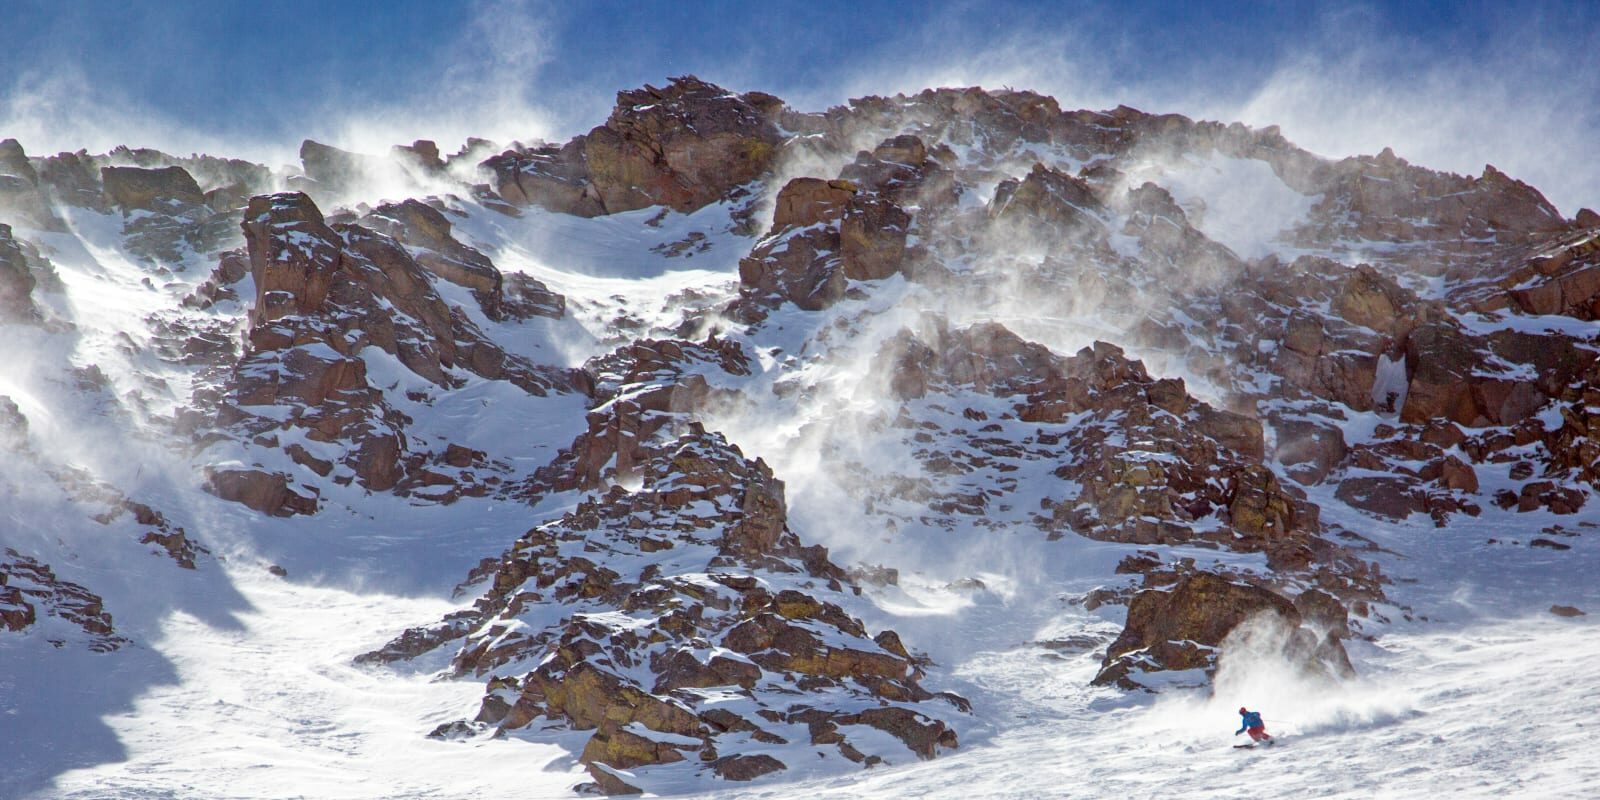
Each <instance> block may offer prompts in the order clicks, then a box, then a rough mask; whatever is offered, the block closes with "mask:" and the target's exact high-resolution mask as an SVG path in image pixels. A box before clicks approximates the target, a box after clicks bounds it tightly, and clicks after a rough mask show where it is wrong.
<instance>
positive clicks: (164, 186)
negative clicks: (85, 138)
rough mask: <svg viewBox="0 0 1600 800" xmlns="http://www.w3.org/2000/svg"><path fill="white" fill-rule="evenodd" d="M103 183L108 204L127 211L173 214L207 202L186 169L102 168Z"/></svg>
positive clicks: (198, 185) (101, 178)
mask: <svg viewBox="0 0 1600 800" xmlns="http://www.w3.org/2000/svg"><path fill="white" fill-rule="evenodd" d="M100 181H101V183H102V184H103V185H104V186H105V193H106V200H107V201H109V202H110V203H111V204H112V205H115V206H118V207H120V208H122V209H123V210H124V211H132V210H134V209H144V210H147V211H172V210H173V209H174V208H181V207H184V206H195V205H204V204H205V202H206V196H205V193H204V192H202V191H200V184H198V183H195V180H194V176H192V175H190V174H189V171H188V170H186V169H184V168H183V167H161V168H159V169H141V168H139V167H102V168H101V170H100Z"/></svg>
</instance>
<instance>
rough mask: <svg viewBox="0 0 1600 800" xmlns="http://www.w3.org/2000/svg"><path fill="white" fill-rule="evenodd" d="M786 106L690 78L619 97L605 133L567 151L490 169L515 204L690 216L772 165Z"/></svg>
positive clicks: (511, 155)
mask: <svg viewBox="0 0 1600 800" xmlns="http://www.w3.org/2000/svg"><path fill="white" fill-rule="evenodd" d="M780 105H781V102H780V101H778V100H777V98H774V97H772V96H771V95H765V94H760V93H752V94H745V95H736V94H733V93H731V92H728V91H727V90H725V89H723V88H721V87H719V86H714V85H712V84H709V83H706V82H705V81H702V80H700V79H698V78H695V77H693V76H687V77H681V78H673V79H672V82H671V83H669V84H668V85H667V86H666V87H665V88H661V89H658V88H655V87H653V86H646V87H644V88H643V89H636V90H632V91H624V92H618V93H617V105H616V108H615V109H614V110H613V111H612V112H611V117H610V118H609V119H607V120H606V123H605V124H604V125H601V126H600V127H598V128H595V129H594V130H592V131H590V132H589V133H588V134H586V135H584V136H581V137H578V138H577V139H574V140H573V141H571V142H569V143H567V145H565V146H564V147H560V148H557V147H553V146H543V147H538V148H533V149H528V150H520V151H519V150H510V151H507V152H505V153H502V154H500V155H498V156H495V157H493V158H490V159H489V160H487V161H485V162H484V166H485V167H486V168H487V169H489V170H490V171H491V172H493V174H494V175H495V183H496V190H497V191H498V192H499V193H500V195H501V196H502V197H504V198H505V199H506V200H507V201H509V202H511V203H515V204H518V205H540V206H543V207H546V208H549V209H551V210H553V211H560V212H564V213H570V214H577V215H579V216H586V217H587V216H598V215H600V214H615V213H618V212H621V211H632V210H634V209H638V208H645V207H647V206H654V205H662V206H667V207H670V208H672V209H675V210H677V211H683V212H689V211H693V210H695V209H698V208H701V207H703V206H706V205H708V204H710V203H713V202H716V201H717V200H719V199H721V198H722V197H724V196H726V195H727V194H728V192H729V191H731V190H732V189H733V188H734V187H737V186H739V185H741V184H744V183H747V182H749V181H751V180H753V179H755V178H756V177H758V176H759V175H761V174H762V173H764V172H765V171H766V170H767V168H768V167H769V166H770V165H771V163H772V159H773V157H774V156H775V155H776V154H777V146H778V144H779V143H780V142H781V141H782V138H783V137H782V135H781V134H780V133H779V132H778V128H777V126H776V125H775V124H773V122H772V117H773V115H774V114H775V112H776V110H777V107H778V106H780Z"/></svg>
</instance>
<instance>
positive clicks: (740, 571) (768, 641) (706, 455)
mask: <svg viewBox="0 0 1600 800" xmlns="http://www.w3.org/2000/svg"><path fill="white" fill-rule="evenodd" d="M729 347H730V346H725V345H722V344H721V343H719V342H717V341H715V340H710V341H708V342H707V343H705V344H700V345H695V344H691V343H687V342H640V343H637V344H634V345H631V346H629V347H626V348H623V349H622V350H619V351H618V352H617V353H615V354H613V355H612V356H608V357H606V358H603V359H597V360H596V361H594V362H592V363H591V364H590V366H589V367H588V370H589V373H590V375H591V378H592V381H593V384H594V386H595V395H596V399H597V401H599V402H600V403H601V405H599V406H598V407H597V409H596V410H595V411H594V412H592V413H591V415H590V422H591V425H590V431H589V432H587V433H585V434H583V435H582V436H580V437H579V439H578V440H577V441H575V442H574V443H573V446H572V447H571V448H569V449H568V450H567V451H566V452H565V453H564V454H563V456H562V457H560V458H558V459H557V460H556V462H555V463H554V464H552V467H551V469H550V470H547V471H546V472H545V473H543V474H542V476H541V480H552V481H563V482H571V484H572V485H573V486H579V487H585V488H590V489H592V490H594V491H592V492H591V493H590V494H589V495H587V496H586V498H585V499H584V500H583V501H582V502H580V503H579V505H578V507H577V508H576V509H575V510H574V511H572V512H571V513H569V514H567V515H566V516H565V517H563V518H562V519H561V520H559V521H557V522H555V523H551V524H549V525H545V526H543V527H540V528H536V529H534V530H531V531H529V532H528V533H526V534H525V535H524V536H523V537H522V538H521V539H519V540H518V541H517V543H516V544H515V545H513V547H512V548H511V549H510V550H509V551H508V552H507V553H506V554H505V555H504V556H502V557H501V559H500V560H499V562H498V563H497V564H494V565H493V567H492V570H490V571H485V572H482V573H480V574H484V575H485V576H486V577H487V580H488V585H487V589H486V593H485V595H484V597H483V599H481V600H480V601H479V602H478V603H477V604H475V607H474V609H473V610H471V611H468V612H463V613H462V614H458V615H452V617H451V618H447V619H446V620H445V621H444V622H443V623H441V624H440V625H438V626H435V627H434V628H433V629H429V630H421V629H419V630H414V631H408V632H407V633H406V634H404V635H402V636H401V637H400V638H399V639H397V640H396V641H395V642H393V643H391V645H390V646H388V647H386V648H384V649H383V650H380V651H378V652H375V653H373V654H370V655H369V656H365V657H363V658H365V659H367V660H373V661H386V660H393V659H398V658H410V657H415V656H416V655H418V654H420V653H421V652H425V651H426V650H428V649H432V648H434V647H438V646H441V645H443V644H445V643H447V642H452V641H455V642H459V643H460V644H459V645H458V650H457V651H456V655H455V658H454V661H453V665H454V669H455V670H456V672H457V673H458V674H462V675H465V674H474V675H489V676H490V677H489V679H488V682H489V690H488V693H487V694H486V696H485V698H484V701H483V705H482V708H481V709H480V712H479V714H478V717H477V719H476V721H475V722H474V723H463V724H465V725H473V724H476V725H481V726H496V727H499V728H501V729H516V728H521V727H524V726H529V725H536V724H537V725H541V726H548V725H550V724H559V725H563V726H566V727H570V728H572V729H574V730H593V731H594V733H593V734H592V735H591V737H590V738H589V740H588V742H587V744H586V745H585V747H584V749H583V752H582V754H581V759H582V760H583V761H584V762H585V763H586V764H588V765H589V770H590V774H591V775H593V776H594V779H595V782H596V786H597V788H599V789H600V790H603V791H608V792H627V791H632V790H634V789H636V788H637V786H635V785H634V784H635V782H636V780H637V779H629V780H623V779H622V778H620V777H619V776H618V775H617V774H616V773H615V770H618V769H628V770H632V771H633V772H634V774H635V775H648V774H649V769H650V768H651V767H653V766H656V765H667V764H678V765H679V767H677V768H682V764H683V762H689V763H690V764H695V765H697V768H698V769H701V770H705V771H707V772H709V774H712V775H716V776H718V777H721V778H724V779H726V780H749V779H753V778H755V777H758V776H760V775H763V774H766V773H769V772H772V771H775V770H779V769H783V768H784V766H783V764H782V763H781V762H778V761H776V760H774V759H770V758H768V757H764V756H763V755H762V754H760V753H750V752H741V750H742V749H743V748H745V747H747V746H749V745H750V743H752V742H753V743H754V745H755V746H756V747H762V746H766V745H771V744H784V743H790V744H798V743H796V742H793V741H792V740H791V739H787V738H785V737H787V736H792V733H789V732H787V731H792V729H793V727H794V726H796V725H801V726H805V727H804V728H802V730H807V729H809V730H810V732H811V740H812V746H814V747H818V748H824V749H825V750H827V751H829V752H837V753H838V754H840V755H844V756H845V757H847V758H850V759H851V760H853V761H858V762H865V763H868V764H870V763H878V762H881V761H883V760H885V759H886V758H896V757H900V756H901V755H905V756H908V757H909V756H916V757H923V758H926V757H932V756H933V755H935V753H936V752H937V749H938V748H939V747H954V746H955V745H956V737H955V734H954V733H953V732H952V731H951V730H950V727H949V724H948V723H947V722H946V718H947V717H948V711H949V707H948V706H945V705H944V704H945V703H946V702H948V703H949V704H950V706H953V707H955V708H958V709H959V708H961V707H963V706H964V704H965V701H962V700H960V699H959V698H953V697H951V698H948V699H941V698H937V697H935V696H934V695H932V694H930V693H929V692H927V691H926V690H924V689H923V688H922V687H921V686H920V685H919V684H918V679H919V678H920V676H921V673H920V671H919V668H918V666H917V664H916V662H914V661H913V659H912V658H911V656H910V655H909V653H908V652H907V651H906V649H905V647H904V645H903V644H901V642H900V640H899V637H898V636H895V635H894V634H893V633H892V632H881V633H880V634H879V635H878V636H877V637H872V636H869V634H868V632H867V630H866V628H865V626H863V625H862V623H861V622H860V621H859V620H857V619H856V618H854V617H853V616H851V615H850V614H849V613H847V612H846V611H845V609H844V607H843V606H842V605H841V603H844V602H847V597H848V596H849V595H848V594H847V592H846V587H845V586H844V585H843V583H842V582H841V581H842V580H843V578H844V572H843V570H841V569H840V568H839V567H837V566H836V565H834V564H833V563H832V562H831V561H829V559H828V555H827V551H826V550H825V549H824V548H821V547H806V546H804V545H802V544H801V542H800V540H799V538H798V537H797V536H796V535H795V534H794V533H793V532H792V531H790V530H789V529H788V525H787V520H786V518H785V509H786V502H785V499H784V493H783V484H782V483H781V482H780V481H778V480H777V479H776V478H774V477H773V475H772V471H771V470H770V469H769V468H768V467H767V465H766V464H764V463H763V462H761V461H759V460H749V459H746V458H745V457H744V456H743V455H742V454H741V453H740V452H739V450H738V449H737V448H736V447H734V446H732V445H730V444H729V443H728V442H727V441H726V440H725V439H724V438H723V437H721V436H720V435H717V434H715V433H710V432H707V431H706V430H705V429H704V428H703V427H701V426H700V425H699V424H698V423H695V422H692V421H690V420H689V419H688V414H687V413H686V412H685V409H684V408H683V407H679V406H674V405H673V404H672V403H671V402H670V400H669V399H666V398H670V397H671V395H672V393H673V392H674V391H675V390H676V387H678V386H680V385H683V384H698V385H700V386H704V385H705V383H706V379H705V377H703V373H704V372H705V371H706V370H712V369H714V370H739V371H744V370H745V369H747V366H746V364H745V362H744V357H743V355H742V353H740V351H739V350H738V349H737V348H736V347H732V348H731V349H726V348H729ZM650 398H655V399H650ZM645 409H649V410H648V411H646V410H645ZM641 412H642V413H641ZM624 432H625V433H624ZM585 465H588V466H585ZM618 481H626V482H627V484H628V485H630V486H632V487H633V488H631V489H628V488H624V487H623V485H619V484H618V483H617V482H618ZM630 520H631V521H630ZM552 610H557V611H559V614H558V615H557V616H555V617H551V616H549V614H548V612H550V611H552ZM613 612H620V613H613ZM529 614H534V615H537V619H538V620H542V621H538V622H535V621H534V620H535V617H530V616H528V615H529ZM641 615H644V616H648V617H649V618H650V622H649V623H648V624H647V625H644V626H638V625H634V624H632V623H622V622H621V621H622V620H624V619H628V618H635V617H641ZM641 618H642V617H641ZM513 623H515V624H513ZM512 628H515V629H516V631H517V632H515V633H510V634H508V633H507V631H508V630H511V629H512ZM780 685H781V686H783V687H792V688H781V689H779V688H775V687H778V686H780ZM730 693H731V694H736V695H739V696H741V697H744V698H747V699H749V700H750V701H752V702H753V703H754V707H755V708H756V709H757V713H756V714H755V715H754V716H750V717H748V718H747V717H744V716H740V715H739V714H735V713H732V712H730V711H728V710H727V708H726V707H725V704H724V703H722V702H720V701H719V700H718V699H717V698H722V697H726V696H728V695H729V694H730ZM850 698H854V699H853V700H851V699H850ZM841 701H844V702H845V704H841ZM860 702H866V703H867V704H868V705H869V706H876V705H878V704H895V705H893V706H888V707H885V708H868V709H867V710H865V711H862V710H856V709H859V707H860ZM541 718H543V719H544V720H548V722H540V721H539V720H540V719H541ZM863 726H864V727H867V728H873V729H875V730H877V731H884V732H888V733H890V734H891V735H892V736H894V737H896V738H898V739H899V740H900V741H903V742H904V749H897V750H891V751H890V752H887V753H885V752H883V751H882V749H881V744H880V745H879V746H878V747H869V746H868V745H867V743H866V741H867V740H870V738H871V737H866V739H858V738H853V737H855V736H856V735H857V732H858V731H860V730H861V728H862V727H863ZM779 730H784V731H786V732H785V733H783V734H780V733H778V731H779ZM864 750H865V751H868V752H872V755H870V756H868V755H866V754H865V753H864V752H863V751H864ZM873 751H876V752H873ZM819 752H822V751H821V750H819ZM869 758H870V759H871V760H870V761H869V760H868V759H869Z"/></svg>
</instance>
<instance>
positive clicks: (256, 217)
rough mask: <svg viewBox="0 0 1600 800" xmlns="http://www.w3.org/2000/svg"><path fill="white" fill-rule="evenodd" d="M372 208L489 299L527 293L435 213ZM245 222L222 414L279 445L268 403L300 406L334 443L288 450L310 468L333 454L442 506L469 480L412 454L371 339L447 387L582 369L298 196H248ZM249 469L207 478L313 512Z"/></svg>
mask: <svg viewBox="0 0 1600 800" xmlns="http://www.w3.org/2000/svg"><path fill="white" fill-rule="evenodd" d="M374 218H375V224H379V225H382V226H387V227H391V228H393V229H394V230H396V232H397V233H400V234H403V235H405V236H407V237H408V238H409V239H411V240H412V241H415V242H419V243H420V244H419V245H418V248H419V250H420V251H423V252H426V253H429V254H432V257H437V258H439V259H447V260H451V264H454V265H455V266H457V267H461V268H462V269H463V270H468V269H469V268H470V269H472V270H476V272H467V271H464V272H463V273H462V274H461V275H458V276H457V277H459V278H460V279H461V280H463V281H476V282H477V283H476V285H477V286H478V287H479V288H480V290H481V293H482V294H483V298H482V301H484V302H486V305H487V304H490V303H492V304H493V305H494V306H495V307H496V308H500V309H504V308H506V307H509V306H511V305H512V304H513V302H516V303H521V302H523V300H525V299H526V298H525V297H524V296H522V295H518V296H517V297H516V298H511V297H510V295H509V294H507V293H505V292H504V291H503V288H504V287H503V284H502V283H501V280H500V274H499V272H498V270H495V269H494V266H493V264H491V263H489V262H488V259H487V258H484V257H483V256H482V255H481V254H480V253H478V252H477V251H476V250H472V249H471V248H468V247H466V246H465V245H461V244H460V243H459V242H455V240H454V239H453V238H451V237H450V225H449V223H448V221H447V220H446V219H445V218H444V217H443V215H442V214H440V213H439V212H438V211H437V210H435V209H432V208H430V207H428V206H425V205H423V204H421V203H412V204H410V205H407V204H404V203H402V204H398V205H394V206H385V207H382V208H380V210H379V212H375V214H374ZM242 227H243V229H244V233H245V242H246V250H247V253H248V260H249V263H250V271H251V273H252V275H253V276H254V278H255V284H256V305H255V307H254V308H253V309H252V311H251V328H250V330H249V332H248V334H247V340H248V343H249V347H248V348H247V350H246V352H245V353H244V354H243V356H242V357H241V358H240V359H239V361H238V363H237V365H235V368H234V373H233V380H232V383H231V385H230V387H229V391H228V393H227V396H226V397H225V398H224V402H223V405H222V408H221V410H220V412H219V415H218V422H219V423H220V424H221V425H222V426H223V427H225V428H227V429H229V430H231V431H233V432H234V433H235V434H237V435H240V436H241V438H245V439H252V440H257V441H262V442H266V443H268V446H272V445H273V444H275V442H276V440H277V434H276V433H275V431H276V429H277V428H278V427H280V422H281V420H280V418H279V417H278V415H277V412H263V411H261V410H260V409H261V408H263V407H272V406H276V407H280V408H282V407H288V408H292V409H293V414H292V415H291V417H290V419H292V420H293V422H292V424H293V425H295V426H298V427H300V428H303V429H305V430H306V431H307V434H306V435H307V437H308V438H310V439H311V440H313V441H315V442H320V443H329V444H336V445H337V447H338V450H339V455H338V456H337V457H336V458H332V459H330V458H324V457H318V456H314V455H312V454H311V453H309V452H308V451H306V450H305V448H303V447H300V448H298V449H296V450H293V451H291V452H290V455H291V457H293V458H294V460H295V461H296V462H297V463H299V464H300V465H301V466H304V467H305V468H306V469H307V470H309V471H310V472H313V473H315V474H316V478H324V477H328V476H329V475H330V473H331V472H332V470H333V469H334V468H335V462H336V463H337V464H338V465H342V466H343V467H346V468H348V469H349V470H350V472H351V473H353V477H354V478H355V479H356V480H358V481H360V483H361V485H362V486H363V487H365V488H367V489H369V490H373V491H389V490H391V489H395V490H397V491H401V492H404V493H409V494H411V496H413V497H416V496H418V493H419V492H424V491H426V492H427V493H428V494H427V496H429V497H434V496H435V495H436V496H437V498H439V499H440V501H441V502H445V501H449V500H453V499H454V498H455V497H457V496H459V494H460V492H461V491H470V490H472V489H471V488H470V487H468V488H466V489H462V488H460V487H457V490H456V491H455V492H454V493H452V492H451V491H448V490H442V489H440V490H433V489H430V488H429V487H433V486H436V485H438V484H439V483H440V481H441V480H442V481H443V482H444V483H450V484H453V483H454V482H455V480H454V479H453V478H450V477H448V476H440V475H437V474H436V473H432V472H430V471H429V470H428V468H427V465H426V463H425V456H417V457H413V456H412V454H410V453H408V452H407V450H408V447H407V443H408V439H407V437H406V435H405V432H404V431H405V426H406V425H407V424H409V420H408V419H407V418H406V417H405V416H404V415H402V414H399V413H397V412H395V411H394V409H393V408H391V407H390V406H389V404H388V402H387V401H386V399H385V397H384V394H383V392H382V391H381V390H380V389H379V388H377V387H374V386H372V385H370V383H369V381H368V379H367V373H366V362H365V360H364V359H363V357H362V351H363V350H364V349H366V348H367V347H369V346H371V347H377V348H379V349H381V350H383V351H384V352H386V353H389V354H390V355H392V356H394V357H395V358H396V359H397V360H398V361H399V362H400V363H401V364H402V365H404V366H405V367H406V368H407V369H409V370H411V371H412V372H414V373H416V374H417V375H418V376H420V377H422V378H424V379H426V380H428V381H431V382H433V383H434V384H436V385H439V386H441V387H450V386H453V385H455V383H456V382H458V381H459V378H457V377H454V376H453V375H452V371H454V370H465V371H468V372H472V373H475V374H477V375H479V376H481V377H483V378H487V379H490V380H507V381H510V382H511V383H513V384H515V385H517V386H518V387H520V388H522V389H523V390H525V391H528V392H530V393H535V394H540V395H543V394H544V393H546V392H549V391H552V390H555V391H562V390H566V389H569V388H571V387H572V380H573V377H574V376H571V375H568V374H566V373H564V372H562V371H558V370H553V369H543V368H539V367H535V366H534V365H532V364H530V363H527V362H526V361H524V360H522V359H519V358H515V357H512V356H510V355H508V354H507V353H506V352H505V351H503V350H501V349H500V348H499V347H498V346H496V345H495V344H493V343H492V342H490V341H489V340H488V339H487V337H485V336H484V335H483V333H482V332H481V331H479V330H478V328H477V327H476V326H475V325H474V324H473V323H472V322H471V321H470V320H469V319H468V318H467V317H466V315H465V314H463V313H462V312H460V311H459V310H458V309H453V308H452V307H450V306H449V305H448V304H447V303H446V302H445V301H444V300H443V299H442V298H441V297H440V296H439V294H438V293H437V292H436V291H435V290H434V288H433V284H432V282H431V279H430V277H429V274H428V271H427V270H425V269H424V268H423V266H422V265H421V264H419V263H418V261H417V260H416V259H414V258H413V257H412V256H411V254H410V251H408V250H407V249H406V247H405V246H404V245H402V244H401V243H400V242H399V241H396V240H395V239H393V238H391V237H389V236H386V235H384V234H382V233H378V232H376V231H373V230H370V229H368V228H365V227H362V226H360V225H354V224H345V223H340V224H337V225H336V226H329V225H328V224H327V223H326V222H325V221H324V220H323V218H322V215H321V212H320V211H319V210H318V209H317V207H316V205H315V204H314V203H313V202H312V201H311V199H310V198H309V197H307V196H306V195H304V194H302V193H298V192H295V193H284V194H277V195H270V196H263V197H257V198H253V199H252V200H251V201H250V203H249V206H248V208H247V209H246V213H245V219H244V222H243V223H242ZM436 266H440V268H441V269H444V268H445V266H443V265H436ZM223 267H224V268H225V267H226V260H225V263H224V265H223ZM223 279H225V276H223ZM541 288H542V287H541ZM242 472H243V473H244V474H245V477H248V480H245V479H244V478H243V477H239V476H233V477H227V478H226V479H225V480H224V481H223V482H221V483H218V482H217V481H216V480H213V484H214V485H213V490H214V492H215V493H217V494H219V495H221V496H224V497H227V498H229V499H237V500H239V501H240V502H244V503H246V504H247V505H250V506H251V507H252V508H257V509H258V510H262V511H265V512H266V513H280V511H281V510H283V509H284V508H292V509H294V510H295V511H314V510H315V502H314V500H307V499H306V498H305V497H304V496H303V495H300V496H299V497H300V499H299V500H298V501H297V500H296V499H295V498H294V497H286V496H285V494H284V492H286V491H289V490H288V489H287V488H286V487H287V486H288V484H289V479H288V478H287V477H286V476H282V475H276V474H274V473H268V472H264V471H262V470H244V471H242ZM413 473H415V474H413ZM302 477H303V479H305V480H313V478H311V477H310V476H302ZM333 479H334V480H344V481H348V480H350V477H348V476H334V477H333ZM311 492H312V494H313V495H314V494H315V490H314V489H312V490H311ZM289 494H290V495H293V494H294V492H292V491H290V492H289ZM297 503H298V505H297ZM286 504H287V505H286ZM308 506H309V507H308Z"/></svg>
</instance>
